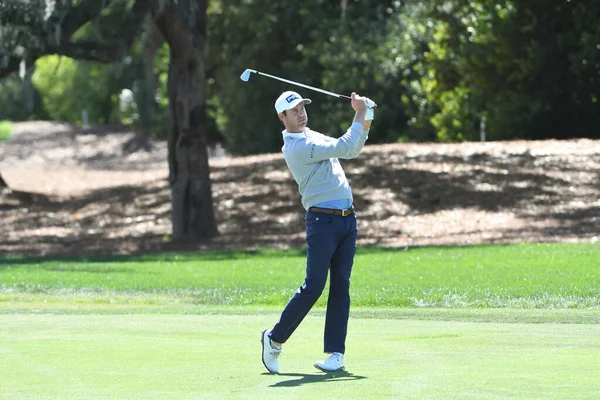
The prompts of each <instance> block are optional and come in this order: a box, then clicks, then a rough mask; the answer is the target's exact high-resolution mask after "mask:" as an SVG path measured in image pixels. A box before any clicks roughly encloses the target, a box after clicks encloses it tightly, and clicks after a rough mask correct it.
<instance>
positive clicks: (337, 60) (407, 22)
mask: <svg viewBox="0 0 600 400" xmlns="http://www.w3.org/2000/svg"><path fill="white" fill-rule="evenodd" d="M2 3H4V5H3V13H4V16H3V17H2V20H3V21H2V22H3V23H4V24H5V25H6V24H7V23H10V22H12V23H13V25H18V24H15V21H14V20H11V18H12V17H11V15H10V13H9V12H8V11H7V10H9V9H10V6H11V1H3V2H2ZM12 3H14V4H16V3H22V2H15V1H14V0H13V1H12ZM25 3H27V2H25ZM29 3H32V4H33V3H35V1H33V2H29ZM38 3H40V5H43V4H42V3H44V4H46V3H47V4H46V5H47V6H48V4H50V3H54V4H50V5H53V6H54V7H57V9H58V8H59V6H60V5H61V2H60V1H57V2H43V1H38ZM80 3H84V2H80ZM109 3H110V2H109ZM112 3H113V4H112V5H110V7H105V10H104V11H103V13H102V14H101V15H100V16H99V17H98V18H95V19H93V20H92V21H90V22H89V23H87V24H85V25H84V26H83V27H82V28H81V29H80V30H79V31H77V33H76V36H77V37H79V38H96V39H97V38H102V37H105V36H108V35H110V34H111V33H113V31H114V30H115V29H116V28H115V27H116V26H118V25H120V24H121V23H122V18H119V16H123V15H125V14H127V13H128V12H130V7H131V3H132V2H128V1H115V2H112ZM159 3H160V2H159ZM181 3H184V2H181ZM188 3H194V2H188ZM14 4H13V5H14ZM56 15H60V13H56ZM206 18H207V25H206V26H207V28H206V29H207V34H206V43H205V57H206V68H205V73H206V96H207V97H206V104H207V114H208V122H207V126H208V129H207V136H208V140H209V142H210V143H211V144H213V145H214V144H215V143H219V144H220V146H222V147H223V148H224V149H225V150H226V151H227V152H228V153H230V154H234V155H244V154H257V153H270V152H278V151H279V150H280V148H281V137H280V131H281V129H282V127H281V123H280V122H279V121H278V119H277V117H276V115H275V111H274V108H273V102H274V100H275V98H276V97H277V96H278V94H279V93H280V92H281V91H283V90H287V89H290V87H289V86H288V85H286V84H284V83H281V82H278V81H274V80H271V79H266V78H260V77H257V76H254V77H253V78H252V79H251V80H250V81H249V82H248V83H243V82H242V81H241V80H240V79H239V76H240V74H241V73H242V72H243V71H244V70H245V69H246V68H252V69H257V70H259V71H262V72H265V73H269V74H273V75H277V76H280V77H283V78H288V79H291V80H295V81H298V82H302V83H305V84H307V85H311V86H315V87H320V88H323V89H327V90H330V91H333V92H336V93H342V94H349V93H350V92H352V91H357V92H358V93H361V94H364V95H367V96H369V97H370V98H372V99H374V100H375V101H376V102H377V103H378V105H379V107H378V110H377V115H376V120H377V122H376V127H377V129H374V130H373V132H372V133H371V136H370V139H369V140H370V143H394V142H462V141H480V140H483V139H485V140H486V141H492V140H513V139H532V140H537V139H548V138H555V139H564V138H583V137H586V138H598V137H600V129H599V127H600V103H599V97H600V24H598V21H599V20H600V2H597V1H591V0H578V1H571V0H552V1H549V0H544V1H541V0H535V1H531V0H528V1H525V0H511V1H508V0H498V1H487V0H469V1H467V0H446V1H443V2H440V1H428V0H424V1H399V0H393V1H390V0H341V1H333V0H305V1H302V2H290V1H274V0H238V1H232V0H211V1H209V2H208V4H207V17H206ZM11 32H12V33H11ZM11 34H12V35H13V36H11ZM11 37H12V38H13V39H14V38H17V42H19V41H20V42H26V41H27V40H29V39H28V36H27V35H26V34H24V33H23V32H22V31H20V32H17V33H15V31H14V30H13V31H11V30H10V29H7V28H5V29H3V36H2V39H1V40H2V41H3V43H2V45H0V49H2V50H4V51H6V52H8V51H9V50H11V51H13V53H14V46H13V48H11V49H8V47H9V44H10V43H11V42H10V39H11ZM32 37H33V36H32ZM32 40H33V39H32ZM0 58H1V57H0ZM5 64H6V62H5ZM168 69H169V46H168V44H167V43H166V42H165V40H164V39H163V38H162V36H161V33H160V31H159V30H158V29H157V28H156V25H155V24H154V23H153V21H152V20H151V19H150V18H147V20H146V21H145V23H144V24H143V25H142V26H141V30H140V32H139V34H138V35H137V36H136V37H135V40H134V42H133V44H132V46H131V48H130V49H128V52H127V54H126V55H125V56H124V57H123V58H122V59H121V60H119V61H117V62H109V63H99V62H93V61H85V60H75V59H73V58H69V57H67V56H64V55H63V56H59V55H45V56H43V57H41V58H38V59H37V60H35V62H32V63H30V64H29V65H27V64H26V65H25V66H24V67H21V68H20V70H19V71H18V72H16V73H12V74H9V75H7V76H5V77H4V78H3V79H1V80H0V121H1V120H12V121H26V120H40V119H41V120H44V119H46V120H53V121H65V122H71V123H74V124H79V125H82V124H119V125H125V126H127V127H130V128H132V129H136V130H140V131H142V132H144V134H147V135H149V136H150V137H154V138H159V139H161V138H167V136H168V130H169V107H168V95H167V85H166V82H167V76H168ZM294 90H297V91H298V92H300V93H301V94H302V95H303V96H305V97H310V98H312V99H313V101H314V103H313V105H311V106H310V108H309V117H310V122H309V126H310V127H311V128H312V129H315V130H318V131H320V132H323V133H326V134H329V135H332V136H339V135H340V134H341V133H343V131H345V129H346V128H347V126H348V124H349V122H350V118H351V116H352V112H351V111H349V104H348V103H346V102H344V101H340V100H338V99H335V98H331V97H328V96H325V95H322V94H319V93H314V92H309V91H306V90H302V89H301V88H298V89H294ZM257 139H259V140H257Z"/></svg>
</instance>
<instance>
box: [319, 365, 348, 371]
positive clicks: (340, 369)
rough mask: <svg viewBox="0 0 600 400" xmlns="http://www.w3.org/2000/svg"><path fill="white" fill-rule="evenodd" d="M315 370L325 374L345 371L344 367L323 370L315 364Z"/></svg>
mask: <svg viewBox="0 0 600 400" xmlns="http://www.w3.org/2000/svg"><path fill="white" fill-rule="evenodd" d="M314 366H315V368H316V369H318V370H320V371H323V372H339V371H343V370H344V367H339V368H338V369H325V368H321V367H319V366H318V365H317V364H314Z"/></svg>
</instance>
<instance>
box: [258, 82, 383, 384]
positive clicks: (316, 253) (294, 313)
mask: <svg viewBox="0 0 600 400" xmlns="http://www.w3.org/2000/svg"><path fill="white" fill-rule="evenodd" d="M351 99H352V108H353V109H354V111H355V115H354V121H353V122H352V125H351V126H350V128H349V129H348V130H347V131H346V133H345V134H344V135H343V136H341V137H340V138H338V139H335V138H332V137H329V136H325V135H323V134H321V133H319V132H316V131H313V130H311V129H310V128H308V127H307V123H308V114H307V112H306V109H305V106H306V105H307V104H310V103H311V100H310V99H303V98H302V97H301V96H300V95H299V94H298V93H296V92H291V91H288V92H284V93H282V94H281V96H279V98H278V99H277V101H276V102H275V110H276V111H277V115H278V116H279V119H280V120H281V122H282V123H283V125H284V126H285V130H284V131H283V132H282V134H283V148H282V151H283V155H284V157H285V162H286V164H287V166H288V168H289V169H290V172H291V173H292V175H293V176H294V179H295V180H296V182H297V183H298V190H299V192H300V195H301V196H302V205H303V206H304V208H305V209H306V242H307V260H306V277H305V279H304V283H303V284H302V286H300V288H299V289H298V290H297V291H296V293H295V294H294V295H293V296H292V298H291V299H290V301H289V302H288V304H287V305H286V307H285V309H284V310H283V312H282V313H281V317H280V319H279V322H277V324H275V326H274V327H273V329H265V330H263V331H262V334H261V343H262V361H263V364H264V365H265V367H266V368H267V370H268V371H269V372H271V373H277V372H279V355H280V354H281V347H282V345H283V344H284V343H285V342H286V341H287V340H288V339H289V338H290V336H291V335H292V334H293V333H294V331H295V330H296V328H297V327H298V325H300V323H301V322H302V320H303V319H304V317H305V316H306V315H307V314H308V312H309V311H310V309H311V308H312V306H313V305H314V304H315V302H316V301H317V300H318V299H319V297H320V296H321V293H322V292H323V289H324V288H325V283H326V281H327V274H328V273H330V274H331V278H330V282H329V297H328V300H327V313H326V317H325V334H324V352H325V353H329V354H330V355H329V357H328V358H326V359H325V360H322V361H317V362H316V363H315V364H314V365H315V367H317V368H318V369H320V370H322V371H324V372H333V371H339V370H341V369H343V368H344V353H345V351H346V348H345V343H346V333H347V330H348V316H349V312H350V294H349V289H350V274H351V272H352V263H353V261H354V253H355V251H356V236H357V229H356V215H355V213H354V207H353V205H352V190H351V188H350V185H349V183H348V180H347V179H346V175H345V174H344V170H343V169H342V167H341V165H340V162H339V160H338V159H339V158H346V159H347V158H355V157H357V156H358V153H359V152H360V151H361V149H362V148H363V146H364V144H365V141H366V140H367V135H368V133H369V129H370V127H371V121H372V120H373V114H374V105H375V103H373V102H372V101H371V100H370V99H368V98H366V97H362V96H359V95H358V94H356V93H352V96H351Z"/></svg>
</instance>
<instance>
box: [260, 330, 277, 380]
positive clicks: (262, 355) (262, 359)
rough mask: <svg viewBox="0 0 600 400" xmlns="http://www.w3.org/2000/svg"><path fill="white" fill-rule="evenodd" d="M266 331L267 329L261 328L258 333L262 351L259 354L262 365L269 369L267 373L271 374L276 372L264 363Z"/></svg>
mask: <svg viewBox="0 0 600 400" xmlns="http://www.w3.org/2000/svg"><path fill="white" fill-rule="evenodd" d="M266 331H268V329H263V331H262V332H261V333H260V343H261V344H262V353H261V355H260V359H261V361H262V363H263V365H264V366H265V368H266V369H267V371H269V373H271V374H276V373H277V372H273V371H271V370H270V369H269V367H267V364H266V363H265V332H266Z"/></svg>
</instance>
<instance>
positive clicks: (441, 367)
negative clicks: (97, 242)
mask: <svg viewBox="0 0 600 400" xmlns="http://www.w3.org/2000/svg"><path fill="white" fill-rule="evenodd" d="M355 261H356V262H355V266H354V271H353V277H352V287H351V290H352V301H353V306H352V309H351V318H350V323H349V335H348V340H347V348H346V350H347V351H346V366H347V368H346V371H345V372H340V373H335V374H323V373H321V372H318V371H317V370H316V369H314V368H313V367H312V364H313V362H314V361H315V360H317V359H319V358H322V357H323V354H322V353H321V351H322V345H323V344H322V340H323V326H324V321H323V317H324V313H325V311H324V308H323V306H324V303H325V296H323V298H322V299H320V300H319V302H318V304H317V306H316V307H315V308H314V309H313V310H312V311H311V313H310V314H309V315H308V317H307V318H306V319H305V320H304V321H303V323H302V324H301V325H300V327H299V328H298V330H297V331H296V332H295V333H294V335H293V336H292V338H291V339H290V340H289V341H288V342H287V343H286V344H285V345H284V354H283V355H282V359H281V362H282V366H281V374H278V375H271V374H268V373H267V372H266V370H265V369H264V367H263V365H262V363H261V361H260V342H259V334H260V331H261V329H263V328H266V327H271V326H273V324H274V323H275V322H276V321H277V319H278V318H279V313H280V312H281V309H282V307H283V305H284V304H285V303H286V302H287V301H288V299H289V297H290V296H291V295H292V293H293V292H294V291H295V290H296V288H297V287H298V286H299V285H300V283H301V281H302V279H303V277H304V269H305V258H304V252H303V251H299V250H296V251H275V250H268V251H257V252H240V251H237V252H205V253H185V254H184V253H181V254H151V255H140V256H122V257H93V258H85V259H81V258H28V257H4V258H0V360H2V362H1V363H0V377H2V379H0V393H1V395H0V398H2V396H4V397H6V398H17V399H38V398H44V399H61V400H62V399H113V398H114V399H148V398H169V399H189V398H198V399H254V398H261V399H263V398H286V399H305V398H319V399H340V398H344V399H390V398H402V399H467V398H469V399H480V398H485V399H506V398H514V399H527V400H530V399H570V398H577V399H597V398H600V380H598V376H600V364H598V362H597V360H598V359H600V293H599V291H598V288H599V287H600V261H599V257H598V246H597V245H594V244H552V245H549V244H548V245H546V244H521V245H510V246H482V247H447V248H443V247H442V248H417V249H409V250H406V251H402V250H391V249H377V248H370V249H369V248H368V249H360V250H359V252H358V254H357V256H356V260H355Z"/></svg>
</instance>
